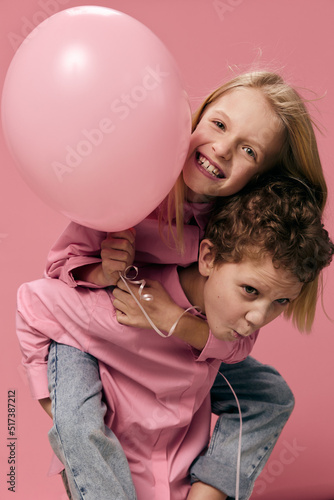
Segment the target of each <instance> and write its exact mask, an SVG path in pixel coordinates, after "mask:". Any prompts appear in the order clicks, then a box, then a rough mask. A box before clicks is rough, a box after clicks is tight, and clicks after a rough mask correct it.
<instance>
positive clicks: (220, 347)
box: [113, 280, 257, 363]
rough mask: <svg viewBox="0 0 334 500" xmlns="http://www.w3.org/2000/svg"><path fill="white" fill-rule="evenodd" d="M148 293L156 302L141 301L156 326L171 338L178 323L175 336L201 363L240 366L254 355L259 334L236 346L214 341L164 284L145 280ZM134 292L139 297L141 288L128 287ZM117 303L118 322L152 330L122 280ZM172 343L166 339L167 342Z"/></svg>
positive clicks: (208, 332) (116, 291)
mask: <svg viewBox="0 0 334 500" xmlns="http://www.w3.org/2000/svg"><path fill="white" fill-rule="evenodd" d="M145 281H146V283H145V290H144V292H145V293H148V294H150V295H152V297H153V300H150V301H147V302H146V301H143V300H142V301H140V302H141V305H142V307H143V308H144V309H145V311H146V313H147V314H148V316H149V317H150V319H151V320H152V322H153V323H154V324H155V326H156V327H157V328H158V329H159V330H161V331H163V332H164V333H165V334H168V332H169V331H170V329H171V327H172V326H173V325H174V323H175V322H176V321H177V320H179V321H178V322H177V326H176V328H175V329H174V332H173V336H174V337H177V338H179V339H180V340H183V341H184V342H186V343H188V344H189V345H191V346H192V347H194V349H196V351H200V352H197V353H196V355H197V360H198V361H205V360H207V359H212V358H215V359H220V360H221V361H224V362H225V363H238V362H240V361H243V360H244V359H245V358H246V357H247V356H248V354H249V353H250V352H251V350H252V347H253V345H254V343H255V340H256V337H257V333H255V334H253V335H250V336H249V337H247V338H245V339H242V340H240V341H235V342H226V341H223V340H219V339H217V338H216V337H214V336H213V335H212V333H211V331H210V329H209V326H208V324H207V322H206V321H205V320H204V319H202V318H200V317H199V316H195V315H194V314H191V313H189V312H186V313H185V310H184V309H183V308H182V307H180V306H178V305H177V304H176V303H175V302H174V300H173V299H172V298H171V296H170V295H169V294H168V292H167V291H166V289H165V288H164V287H163V285H162V284H161V283H159V282H158V281H153V280H145ZM128 286H129V287H130V288H131V290H132V292H133V293H134V294H135V295H136V296H137V297H138V286H137V285H131V283H128ZM113 295H114V297H115V300H114V302H113V305H114V307H115V308H116V318H117V321H118V322H119V323H121V324H123V325H127V326H135V327H137V328H152V327H151V325H150V324H149V322H148V321H147V319H146V318H145V316H144V315H143V313H142V311H141V309H140V308H139V307H138V305H137V303H136V302H135V301H134V299H133V298H132V297H131V295H130V294H129V293H128V291H127V287H126V286H125V285H124V283H123V282H122V281H121V280H120V281H119V282H118V284H117V288H115V289H114V291H113ZM167 341H168V339H166V342H167Z"/></svg>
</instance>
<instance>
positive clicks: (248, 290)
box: [243, 285, 258, 295]
mask: <svg viewBox="0 0 334 500" xmlns="http://www.w3.org/2000/svg"><path fill="white" fill-rule="evenodd" d="M243 289H244V290H245V292H246V293H247V294H248V295H257V294H258V291H257V290H256V288H253V287H252V286H249V285H244V286H243Z"/></svg>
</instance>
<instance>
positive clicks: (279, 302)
mask: <svg viewBox="0 0 334 500" xmlns="http://www.w3.org/2000/svg"><path fill="white" fill-rule="evenodd" d="M276 302H277V303H278V304H280V305H281V306H286V305H287V304H289V303H290V299H277V300H276Z"/></svg>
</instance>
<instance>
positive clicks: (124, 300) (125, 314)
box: [113, 279, 183, 333]
mask: <svg viewBox="0 0 334 500" xmlns="http://www.w3.org/2000/svg"><path fill="white" fill-rule="evenodd" d="M127 284H128V286H129V287H130V289H131V291H132V292H133V294H134V295H135V296H136V297H137V299H138V301H139V302H140V304H141V306H142V307H143V309H144V310H145V312H146V313H147V314H148V316H149V317H150V319H151V320H152V321H153V323H154V324H155V326H156V327H157V328H158V329H159V330H162V331H163V332H164V333H167V332H168V331H169V330H170V328H171V327H172V325H173V324H174V322H175V321H176V320H177V319H178V317H179V316H180V315H181V314H182V312H183V309H182V308H181V307H179V306H178V305H177V304H175V302H174V301H173V299H172V298H171V297H170V295H169V294H168V293H167V291H166V290H165V288H164V287H163V286H162V285H161V283H159V282H158V281H153V280H146V284H145V288H144V290H143V292H142V293H143V294H150V295H151V296H152V297H153V300H150V301H146V300H143V299H142V298H140V297H139V294H138V290H139V285H135V284H132V283H131V282H127ZM113 295H114V297H115V300H114V302H113V305H114V307H115V309H116V318H117V321H118V322H119V323H121V324H122V325H126V326H134V327H137V328H146V329H152V327H151V325H150V324H149V322H148V321H147V319H146V318H145V316H144V314H143V312H142V310H141V309H140V307H139V306H138V304H137V303H136V301H135V300H134V299H133V297H132V296H131V294H130V293H129V292H128V290H127V288H126V285H125V284H124V282H123V281H122V280H121V279H119V281H118V282H117V288H115V289H114V291H113Z"/></svg>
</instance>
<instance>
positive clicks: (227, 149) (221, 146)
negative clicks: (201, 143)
mask: <svg viewBox="0 0 334 500" xmlns="http://www.w3.org/2000/svg"><path fill="white" fill-rule="evenodd" d="M212 149H213V151H214V152H215V154H216V155H217V156H219V157H221V158H224V159H225V160H230V159H231V156H232V144H231V143H230V142H229V141H228V140H224V142H223V141H221V142H215V143H213V144H212Z"/></svg>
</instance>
